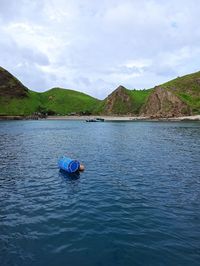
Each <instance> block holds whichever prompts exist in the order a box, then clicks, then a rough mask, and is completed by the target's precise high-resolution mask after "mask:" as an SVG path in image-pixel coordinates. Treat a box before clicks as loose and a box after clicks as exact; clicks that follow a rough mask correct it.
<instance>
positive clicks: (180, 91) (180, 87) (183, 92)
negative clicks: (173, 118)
mask: <svg viewBox="0 0 200 266" xmlns="http://www.w3.org/2000/svg"><path fill="white" fill-rule="evenodd" d="M161 87H163V88H166V89H168V90H170V91H171V92H172V93H174V94H175V95H177V96H178V97H180V99H181V100H182V101H183V102H185V103H186V104H187V105H188V106H190V108H191V110H192V113H193V114H200V71H199V72H196V73H193V74H189V75H186V76H183V77H178V78H176V79H173V80H171V81H168V82H166V83H164V84H162V85H161Z"/></svg>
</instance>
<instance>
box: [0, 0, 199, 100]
mask: <svg viewBox="0 0 200 266" xmlns="http://www.w3.org/2000/svg"><path fill="white" fill-rule="evenodd" d="M199 17H200V3H199V0H190V1H188V0H180V1H179V0H168V1H164V0H137V1H136V0H101V1H99V0H0V66H2V67H4V68H5V69H7V70H8V71H9V72H10V73H12V74H13V75H15V76H16V77H17V78H18V79H19V80H20V81H21V82H22V83H23V84H24V85H25V86H27V87H28V88H29V89H31V90H34V91H46V90H48V89H50V88H53V87H62V88H67V89H73V90H77V91H81V92H84V93H87V94H89V95H91V96H93V97H96V98H99V99H103V98H105V97H106V96H107V95H108V94H110V93H111V92H112V91H113V90H114V89H116V88H117V87H118V86H119V85H123V86H125V87H126V88H128V89H144V88H146V89H147V88H152V87H154V86H156V85H159V84H162V83H164V82H166V81H168V80H171V79H173V78H176V77H177V76H183V75H185V74H189V73H192V72H196V71H199V70H200V20H199Z"/></svg>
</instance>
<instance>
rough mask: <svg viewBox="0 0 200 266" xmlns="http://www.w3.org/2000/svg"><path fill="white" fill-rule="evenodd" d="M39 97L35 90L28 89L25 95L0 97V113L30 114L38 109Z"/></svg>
mask: <svg viewBox="0 0 200 266" xmlns="http://www.w3.org/2000/svg"><path fill="white" fill-rule="evenodd" d="M39 105H40V97H39V95H38V93H37V92H33V91H28V93H27V97H22V98H14V97H12V98H8V97H0V115H30V114H32V113H34V112H36V111H37V110H38V106H39Z"/></svg>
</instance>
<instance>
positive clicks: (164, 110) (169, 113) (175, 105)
mask: <svg viewBox="0 0 200 266" xmlns="http://www.w3.org/2000/svg"><path fill="white" fill-rule="evenodd" d="M140 114H141V115H142V116H150V117H155V118H156V117H178V116H184V115H191V110H190V108H189V107H188V105H187V104H186V103H184V102H183V101H182V100H181V99H180V98H179V97H178V96H176V95H175V94H173V93H172V92H170V91H168V90H166V89H164V88H161V87H156V88H155V89H154V91H153V92H152V94H151V95H150V96H149V98H148V100H147V103H146V104H145V106H143V108H142V110H141V112H140Z"/></svg>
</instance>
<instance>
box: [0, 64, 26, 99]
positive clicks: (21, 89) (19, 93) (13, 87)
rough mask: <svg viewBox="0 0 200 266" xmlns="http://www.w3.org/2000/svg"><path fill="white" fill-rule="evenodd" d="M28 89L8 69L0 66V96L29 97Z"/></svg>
mask: <svg viewBox="0 0 200 266" xmlns="http://www.w3.org/2000/svg"><path fill="white" fill-rule="evenodd" d="M27 94H28V89H27V88H26V87H25V86H24V85H23V84H22V83H21V82H20V81H19V80H18V79H16V78H15V77H14V76H13V75H11V74H10V73H9V72H8V71H7V70H5V69H3V68H2V67H0V97H8V98H23V97H27Z"/></svg>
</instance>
